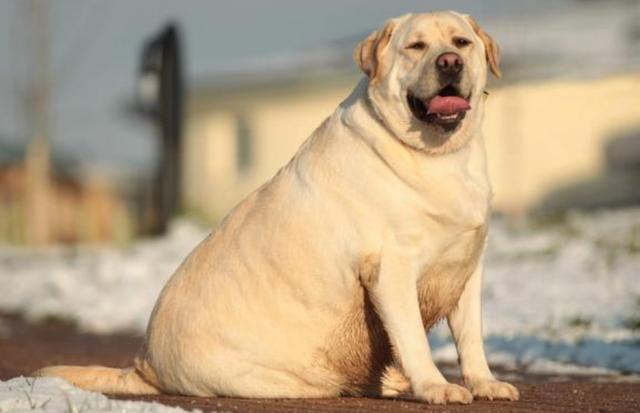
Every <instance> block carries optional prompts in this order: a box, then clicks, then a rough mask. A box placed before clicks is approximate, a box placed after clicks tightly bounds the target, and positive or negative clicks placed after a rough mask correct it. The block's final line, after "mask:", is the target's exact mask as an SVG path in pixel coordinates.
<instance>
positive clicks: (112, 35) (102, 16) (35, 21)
mask: <svg viewBox="0 0 640 413" xmlns="http://www.w3.org/2000/svg"><path fill="white" fill-rule="evenodd" d="M436 9H455V10H460V11H464V12H467V13H469V14H472V15H473V16H474V17H475V18H476V19H477V20H478V22H479V23H480V24H481V26H482V27H484V28H485V30H487V31H488V32H489V33H490V34H491V35H492V36H493V37H494V38H495V39H496V40H497V42H498V43H499V44H500V45H501V48H502V55H503V62H502V67H503V73H504V75H505V76H504V79H502V80H500V81H494V80H492V81H491V82H490V85H489V91H490V97H489V100H488V109H487V111H486V113H487V115H486V121H485V134H486V137H487V144H488V152H489V160H490V166H489V167H490V174H491V177H492V180H493V184H494V192H495V198H494V210H495V212H496V213H498V214H502V215H504V216H507V217H510V218H514V219H518V218H521V217H524V216H526V215H528V214H532V213H538V214H556V213H562V212H563V211H566V210H569V209H572V208H597V207H605V206H623V205H633V204H638V203H639V202H640V185H639V184H638V182H640V180H639V178H640V143H639V141H640V2H637V1H631V0H627V1H625V0H608V1H595V0H591V1H584V0H583V1H579V0H560V1H559V0H553V1H552V0H542V1H538V2H529V1H525V0H518V1H506V0H489V1H483V2H472V1H459V0H455V1H441V0H434V1H430V2H424V1H417V0H410V1H405V2H384V1H365V0H354V1H350V2H342V1H338V0H329V1H324V2H317V3H316V2H314V3H311V2H298V1H294V0H277V1H271V2H258V1H250V0H240V1H234V2H230V3H220V2H200V1H195V0H188V1H181V2H173V1H169V0H142V1H137V2H134V3H131V2H127V1H124V0H114V1H109V2H102V1H97V0H87V1H75V0H61V1H56V2H49V1H45V0H24V1H17V0H13V1H12V0H4V1H2V2H0V31H1V32H2V33H1V35H0V55H1V56H2V58H1V59H0V241H2V242H9V243H28V244H32V245H43V244H48V243H60V242H63V243H74V242H104V241H107V242H126V241H128V240H130V239H132V238H134V237H136V236H138V235H143V234H159V233H162V232H163V231H164V230H165V229H166V226H167V222H169V220H170V219H171V218H172V217H174V216H176V215H180V214H183V215H184V214H186V215H191V216H197V217H198V218H200V219H205V220H206V221H207V222H209V223H214V222H216V221H217V220H219V219H220V218H221V217H222V216H223V215H224V214H225V213H226V212H227V211H229V209H230V208H232V207H233V205H235V204H236V203H237V202H238V201H239V200H240V199H242V198H243V197H244V196H245V195H247V194H248V193H249V192H250V191H252V190H253V189H255V188H256V187H257V186H259V185H260V184H261V183H262V182H264V181H265V180H266V179H268V178H269V177H270V176H272V175H273V174H274V173H275V172H276V171H277V169H278V168H279V167H280V166H282V165H283V164H285V163H286V162H287V161H288V159H289V158H290V157H291V156H292V155H293V154H294V153H295V151H296V149H297V147H298V146H299V145H300V144H301V143H302V141H303V140H304V139H306V138H307V137H308V136H309V135H310V134H311V132H312V131H313V129H314V128H315V127H317V126H318V125H319V124H320V123H321V121H322V120H323V119H324V118H325V117H326V116H328V115H329V114H330V113H331V112H332V111H333V110H334V108H335V107H336V106H337V105H338V104H339V103H340V101H341V100H342V99H344V98H345V97H346V96H347V95H348V94H349V93H350V91H351V89H352V88H353V87H354V86H355V84H356V82H357V80H358V78H359V77H360V76H361V74H360V73H359V72H358V70H357V67H356V65H355V64H354V63H353V60H352V58H351V55H352V50H353V49H354V47H355V45H356V44H357V42H358V41H359V40H361V39H362V38H364V37H365V36H366V35H367V34H368V33H369V32H371V31H372V30H374V29H376V28H377V27H379V26H380V25H381V24H382V23H383V21H384V20H385V19H387V18H389V17H392V16H396V15H399V14H402V13H405V12H409V11H416V12H419V11H423V10H425V11H426V10H436Z"/></svg>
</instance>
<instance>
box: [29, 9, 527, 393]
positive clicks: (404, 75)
mask: <svg viewBox="0 0 640 413" xmlns="http://www.w3.org/2000/svg"><path fill="white" fill-rule="evenodd" d="M355 60H356V62H357V63H358V65H359V66H360V68H361V69H362V70H363V72H364V73H365V74H366V77H365V78H364V79H363V80H362V81H361V82H360V83H359V84H358V86H357V87H356V88H355V90H354V91H353V93H352V94H351V96H349V97H348V98H347V99H346V100H345V101H344V102H342V103H341V104H340V106H339V107H338V108H337V109H336V110H335V112H334V113H333V114H332V115H331V116H330V117H329V118H328V119H326V120H325V121H324V123H323V124H322V125H321V126H320V127H319V128H318V129H317V130H316V131H315V132H314V133H313V135H312V136H311V137H310V138H309V139H308V140H307V141H306V142H305V143H304V144H303V145H302V147H301V148H300V150H299V151H298V152H297V154H296V155H295V156H294V157H293V159H292V160H291V161H290V162H289V163H288V164H287V165H286V166H285V167H283V168H282V169H281V170H280V171H279V172H278V173H277V174H276V176H275V177H273V178H272V179H271V180H270V181H269V182H267V183H266V184H264V185H263V186H262V187H261V188H259V189H258V190H257V191H255V192H254V193H252V194H251V195H249V197H247V198H246V199H245V200H244V201H242V202H241V203H240V204H239V205H238V206H237V207H236V208H235V209H233V211H231V212H230V213H229V215H228V216H227V217H226V218H225V219H224V220H223V221H222V222H221V224H220V225H219V227H218V228H217V229H216V230H215V231H214V232H213V233H212V234H211V235H209V237H207V238H206V239H205V240H204V241H203V242H202V243H201V244H200V245H199V246H198V247H197V248H196V249H195V250H194V251H193V252H192V253H191V255H190V256H189V257H188V258H187V259H186V260H185V261H184V263H183V264H182V265H181V266H180V268H178V270H177V271H176V273H175V274H174V275H173V277H172V278H171V279H170V281H169V282H168V283H167V285H166V286H165V288H164V290H163V291H162V294H161V295H160V298H159V299H158V302H157V303H156V306H155V309H154V311H153V314H152V315H151V321H150V322H149V327H148V331H147V337H146V343H145V345H144V347H143V349H142V350H141V352H140V354H139V356H138V357H137V359H136V361H135V367H134V368H131V369H124V370H119V369H111V368H106V367H74V366H57V367H49V368H45V369H43V370H41V371H39V372H37V374H38V375H40V376H59V377H63V378H66V379H68V380H69V381H71V382H73V383H75V384H76V385H78V386H80V387H84V388H86V389H91V390H97V391H102V392H110V393H129V394H134V393H136V394H143V393H158V392H163V393H176V394H185V395H197V396H239V397H278V398H280V397H284V398H289V397H292V398H304V397H309V398H310V397H334V396H339V395H344V394H346V395H372V396H388V397H398V396H405V397H413V398H415V399H418V400H423V401H425V402H429V403H470V402H471V401H472V399H473V398H474V397H476V398H489V399H508V400H516V399H518V397H519V396H518V390H517V389H516V388H515V387H513V386H512V385H510V384H508V383H503V382H500V381H497V380H496V379H495V378H494V376H493V375H492V374H491V372H490V370H489V367H488V365H487V361H486V358H485V354H484V349H483V343H482V331H481V330H482V328H481V312H480V295H481V294H480V293H481V283H482V267H483V250H484V246H485V239H486V235H487V216H488V210H489V200H490V198H491V187H490V185H489V181H488V178H487V168H486V161H485V150H484V145H483V138H482V135H481V132H480V130H481V127H480V126H481V122H482V117H483V110H484V103H483V92H484V89H485V83H486V77H487V71H488V70H491V71H492V72H493V73H494V75H496V76H499V74H500V72H499V69H498V48H497V46H496V44H495V43H494V42H493V40H492V39H491V37H489V36H488V35H487V34H486V33H485V32H484V31H483V30H482V29H480V28H479V27H478V26H477V25H476V23H475V22H474V21H473V20H472V19H471V18H470V17H469V16H466V15H463V14H458V13H455V12H438V13H428V14H415V15H412V14H408V15H405V16H401V17H398V18H395V19H391V20H389V21H388V22H387V23H386V24H385V25H384V27H383V28H381V29H380V30H378V31H376V32H375V33H373V34H371V35H370V36H369V37H368V38H366V39H365V40H364V41H362V43H360V45H359V46H358V47H357V49H356V51H355ZM283 122H286V121H283ZM445 317H446V318H447V320H448V322H449V326H450V328H451V331H452V333H453V337H454V339H455V342H456V345H457V349H458V353H459V356H460V357H459V358H460V365H461V369H462V377H463V379H464V384H465V387H463V386H459V385H457V384H452V383H449V382H447V380H446V379H445V378H444V377H443V375H442V374H441V373H440V371H438V369H437V367H436V365H435V364H434V362H433V360H432V357H431V353H430V349H429V343H428V341H427V335H426V331H427V330H428V329H429V328H430V327H431V326H433V325H434V324H435V323H436V322H437V321H438V320H440V319H442V318H445Z"/></svg>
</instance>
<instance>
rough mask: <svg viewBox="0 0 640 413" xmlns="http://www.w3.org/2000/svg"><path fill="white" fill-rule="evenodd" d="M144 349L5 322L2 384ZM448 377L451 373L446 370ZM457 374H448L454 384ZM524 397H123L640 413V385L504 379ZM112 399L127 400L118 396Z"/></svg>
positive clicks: (230, 407) (345, 408)
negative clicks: (455, 402)
mask: <svg viewBox="0 0 640 413" xmlns="http://www.w3.org/2000/svg"><path fill="white" fill-rule="evenodd" d="M140 343H141V339H140V338H139V337H132V336H126V335H110V336H95V335H90V334H82V333H78V332H75V331H74V330H73V329H72V328H70V327H69V326H65V325H61V324H55V323H49V324H47V325H31V324H27V323H25V322H23V321H22V320H20V319H19V318H18V317H12V316H6V315H0V380H6V379H9V378H11V377H15V376H19V375H28V374H29V373H30V372H32V371H33V370H35V369H37V368H40V367H43V366H45V365H52V364H103V365H109V366H114V367H125V366H127V365H129V364H130V361H131V358H132V357H133V355H134V354H135V352H136V351H137V349H138V346H139V345H140ZM442 367H443V370H444V371H445V373H447V372H453V371H455V369H453V366H442ZM453 374H454V373H450V374H449V375H450V376H452V375H453ZM499 374H500V375H501V376H505V377H507V378H509V380H511V381H512V382H513V383H514V384H515V385H516V386H517V387H518V388H519V389H520V392H521V395H522V399H521V400H520V401H518V402H489V401H476V402H474V403H473V404H472V405H470V406H430V405H426V404H421V403H416V402H412V401H403V400H379V399H367V398H346V397H345V398H339V399H320V400H265V399H236V398H211V399H205V398H197V397H183V396H153V397H130V396H127V397H125V398H126V399H131V400H148V401H155V402H159V403H162V404H168V405H174V406H180V407H183V408H185V409H195V408H198V409H202V410H203V411H211V410H220V411H231V412H264V413H272V412H274V413H275V412H289V413H292V412H350V413H360V412H389V413H391V412H418V411H424V412H427V411H428V412H452V413H453V412H496V413H500V412H509V413H512V412H581V413H586V412H598V413H604V412H611V413H613V412H640V383H638V382H635V383H624V382H617V383H612V382H603V381H605V380H610V378H609V379H608V378H607V377H606V376H605V377H602V376H600V377H596V376H591V377H584V376H576V377H571V376H564V377H558V376H543V375H522V374H520V373H519V372H517V371H499ZM112 397H114V398H122V397H119V396H112Z"/></svg>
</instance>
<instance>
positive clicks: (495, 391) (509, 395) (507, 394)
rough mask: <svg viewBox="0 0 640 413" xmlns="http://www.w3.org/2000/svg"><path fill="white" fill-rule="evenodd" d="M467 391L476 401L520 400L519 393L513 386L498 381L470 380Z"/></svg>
mask: <svg viewBox="0 0 640 413" xmlns="http://www.w3.org/2000/svg"><path fill="white" fill-rule="evenodd" d="M469 389H471V393H472V394H473V397H475V398H476V399H489V400H512V401H513V400H518V399H519V398H520V392H519V391H518V389H516V387H515V386H513V385H511V384H509V383H505V382H503V381H498V380H492V379H484V380H472V381H470V382H469Z"/></svg>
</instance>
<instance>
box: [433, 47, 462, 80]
mask: <svg viewBox="0 0 640 413" xmlns="http://www.w3.org/2000/svg"><path fill="white" fill-rule="evenodd" d="M463 66H464V64H463V63H462V58H461V57H460V55H458V54H457V53H453V52H447V53H443V54H441V55H440V56H438V58H437V59H436V67H437V68H438V70H439V71H440V73H442V74H445V75H457V74H458V73H460V71H461V70H462V67H463Z"/></svg>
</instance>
